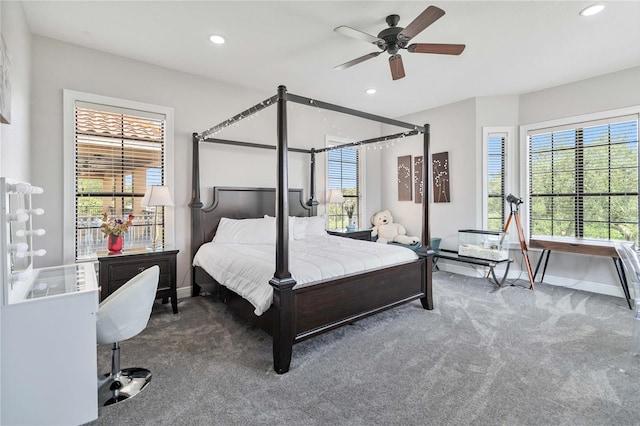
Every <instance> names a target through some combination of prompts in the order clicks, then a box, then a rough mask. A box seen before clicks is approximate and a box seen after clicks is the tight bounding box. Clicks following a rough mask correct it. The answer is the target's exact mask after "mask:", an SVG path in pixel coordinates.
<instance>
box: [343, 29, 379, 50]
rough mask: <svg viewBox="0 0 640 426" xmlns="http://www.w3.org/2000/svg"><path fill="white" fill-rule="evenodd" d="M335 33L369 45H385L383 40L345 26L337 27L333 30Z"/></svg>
mask: <svg viewBox="0 0 640 426" xmlns="http://www.w3.org/2000/svg"><path fill="white" fill-rule="evenodd" d="M333 31H335V32H337V33H338V34H342V35H345V36H347V37H352V38H355V39H358V40H362V41H366V42H367V43H373V44H375V45H378V46H380V45H384V40H383V39H381V38H378V37H376V36H373V35H371V34H367V33H363V32H362V31H359V30H356V29H353V28H351V27H347V26H345V25H342V26H339V27H336V28H334V29H333Z"/></svg>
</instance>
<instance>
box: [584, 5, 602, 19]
mask: <svg viewBox="0 0 640 426" xmlns="http://www.w3.org/2000/svg"><path fill="white" fill-rule="evenodd" d="M603 9H604V4H592V5H591V6H588V7H585V8H584V9H582V10H581V11H580V15H582V16H592V15H595V14H597V13H600V12H602V10H603Z"/></svg>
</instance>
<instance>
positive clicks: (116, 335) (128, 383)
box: [96, 265, 160, 407]
mask: <svg viewBox="0 0 640 426" xmlns="http://www.w3.org/2000/svg"><path fill="white" fill-rule="evenodd" d="M159 277H160V268H159V267H158V266H157V265H156V266H152V267H151V268H149V269H146V270H144V271H143V272H141V273H139V274H138V275H136V276H135V277H133V278H131V279H130V280H129V281H127V282H126V283H125V284H124V285H123V286H122V287H120V288H119V289H118V290H116V291H115V292H114V293H112V294H111V295H109V297H107V298H106V299H105V300H103V301H102V303H100V306H99V308H98V314H97V318H96V330H97V334H98V344H100V345H104V344H113V347H112V349H111V372H110V373H107V374H105V375H103V376H102V377H100V378H99V380H98V407H104V406H107V405H111V404H115V403H117V402H120V401H124V400H125V399H127V398H131V397H133V396H135V395H137V394H138V393H139V392H140V391H141V390H142V389H144V387H145V386H146V385H147V384H148V383H149V382H150V381H151V372H150V371H149V370H145V369H143V368H126V369H120V342H121V341H123V340H127V339H129V338H131V337H133V336H135V335H137V334H138V333H140V332H141V331H142V330H144V329H145V327H146V326H147V323H148V322H149V316H150V315H151V308H152V306H153V301H154V300H155V297H156V290H157V288H158V279H159Z"/></svg>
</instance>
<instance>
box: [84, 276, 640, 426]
mask: <svg viewBox="0 0 640 426" xmlns="http://www.w3.org/2000/svg"><path fill="white" fill-rule="evenodd" d="M519 284H523V285H526V284H528V283H527V282H524V281H520V282H519ZM433 289H434V300H435V309H434V310H433V311H426V310H423V309H422V307H421V305H420V303H419V302H417V301H416V302H413V303H410V304H408V305H405V306H402V307H399V308H396V309H393V310H391V311H387V312H384V313H382V314H379V315H377V316H375V317H371V318H367V319H365V320H362V321H359V322H358V323H356V324H354V325H351V326H347V327H343V328H341V329H339V330H336V331H333V332H330V333H328V334H325V335H323V336H321V337H317V338H315V339H311V340H308V341H306V342H303V343H300V344H298V345H295V346H294V353H293V361H292V364H291V370H290V371H289V373H287V374H284V375H277V374H276V373H275V372H274V371H273V368H272V359H271V339H270V338H269V336H267V335H266V334H264V333H263V332H262V331H260V330H257V329H254V328H252V327H251V326H249V325H248V324H247V323H245V322H243V321H242V320H241V319H239V318H237V317H235V316H234V315H233V314H231V313H229V312H228V311H227V309H226V308H225V306H224V305H223V304H221V303H220V302H218V301H217V300H215V299H214V298H212V297H208V296H203V297H197V298H188V299H181V300H180V303H179V309H180V313H179V314H178V315H173V314H171V308H170V306H169V305H161V304H157V305H156V306H155V307H154V313H153V314H152V316H151V320H150V322H149V325H148V326H147V328H146V330H145V331H143V332H142V333H141V334H140V335H138V336H137V337H134V338H133V339H130V340H129V341H125V342H123V343H122V346H121V347H122V349H121V350H122V366H123V367H133V366H138V367H146V368H149V369H151V370H152V372H153V380H152V382H151V384H150V385H149V386H148V387H147V389H145V390H144V391H143V392H142V393H141V394H140V395H138V396H137V397H135V398H133V399H131V400H129V401H126V402H123V403H120V404H117V405H114V406H111V407H106V408H104V409H102V410H101V411H100V417H99V419H98V420H97V421H96V422H93V423H92V424H96V425H214V424H215V425H250V424H278V425H396V424H398V425H418V424H420V425H425V424H427V425H632V424H640V360H635V361H636V362H635V363H634V364H633V367H632V368H631V369H627V371H626V372H621V371H620V368H624V367H626V366H627V364H626V363H627V348H628V345H629V341H630V336H631V326H632V312H631V311H630V310H629V309H628V307H627V306H626V302H625V301H624V300H623V299H619V298H614V297H609V296H602V295H597V294H592V293H587V292H581V291H576V290H571V289H565V288H557V287H552V286H548V285H544V284H539V285H537V286H536V291H535V292H532V291H529V290H525V289H523V288H519V287H505V288H502V289H497V288H496V287H495V286H494V285H493V284H491V283H490V282H488V281H486V280H484V279H481V278H468V277H463V276H459V275H453V274H450V273H447V272H442V271H441V272H436V273H434V283H433ZM636 363H637V364H638V365H636ZM98 366H99V370H100V371H107V370H108V369H109V366H110V358H109V348H108V347H100V348H99V353H98Z"/></svg>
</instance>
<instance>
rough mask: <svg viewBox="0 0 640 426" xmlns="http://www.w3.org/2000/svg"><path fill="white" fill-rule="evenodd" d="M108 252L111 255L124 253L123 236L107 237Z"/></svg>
mask: <svg viewBox="0 0 640 426" xmlns="http://www.w3.org/2000/svg"><path fill="white" fill-rule="evenodd" d="M107 250H109V254H112V253H120V252H121V251H122V235H109V236H108V237H107Z"/></svg>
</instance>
